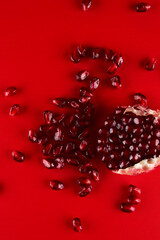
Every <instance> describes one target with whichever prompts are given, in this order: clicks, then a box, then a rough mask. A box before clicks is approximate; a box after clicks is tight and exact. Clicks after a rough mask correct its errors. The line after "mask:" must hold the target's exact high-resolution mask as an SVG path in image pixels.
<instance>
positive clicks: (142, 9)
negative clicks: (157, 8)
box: [136, 2, 151, 12]
mask: <svg viewBox="0 0 160 240" xmlns="http://www.w3.org/2000/svg"><path fill="white" fill-rule="evenodd" d="M150 8H151V4H149V3H144V2H143V3H138V4H137V5H136V11H137V12H146V11H148V10H149V9H150Z"/></svg>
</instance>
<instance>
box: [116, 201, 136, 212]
mask: <svg viewBox="0 0 160 240" xmlns="http://www.w3.org/2000/svg"><path fill="white" fill-rule="evenodd" d="M120 209H121V211H123V212H127V213H132V212H135V210H136V209H135V207H134V205H133V204H132V203H122V204H121V207H120Z"/></svg>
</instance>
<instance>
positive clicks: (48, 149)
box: [42, 143, 53, 156]
mask: <svg viewBox="0 0 160 240" xmlns="http://www.w3.org/2000/svg"><path fill="white" fill-rule="evenodd" d="M52 150H53V144H51V143H49V144H46V145H45V146H44V147H43V149H42V153H43V155H45V156H49V155H51V154H52Z"/></svg>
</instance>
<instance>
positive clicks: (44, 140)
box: [37, 134, 48, 145]
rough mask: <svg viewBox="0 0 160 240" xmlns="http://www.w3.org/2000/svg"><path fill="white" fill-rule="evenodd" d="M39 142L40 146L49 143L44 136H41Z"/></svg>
mask: <svg viewBox="0 0 160 240" xmlns="http://www.w3.org/2000/svg"><path fill="white" fill-rule="evenodd" d="M37 141H38V144H42V145H44V144H46V143H47V142H48V137H47V136H46V135H45V134H44V135H42V136H39V137H38V140H37Z"/></svg>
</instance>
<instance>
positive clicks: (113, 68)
mask: <svg viewBox="0 0 160 240" xmlns="http://www.w3.org/2000/svg"><path fill="white" fill-rule="evenodd" d="M116 70H117V64H116V63H112V64H110V66H109V67H108V69H107V73H108V74H115V72H116Z"/></svg>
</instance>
